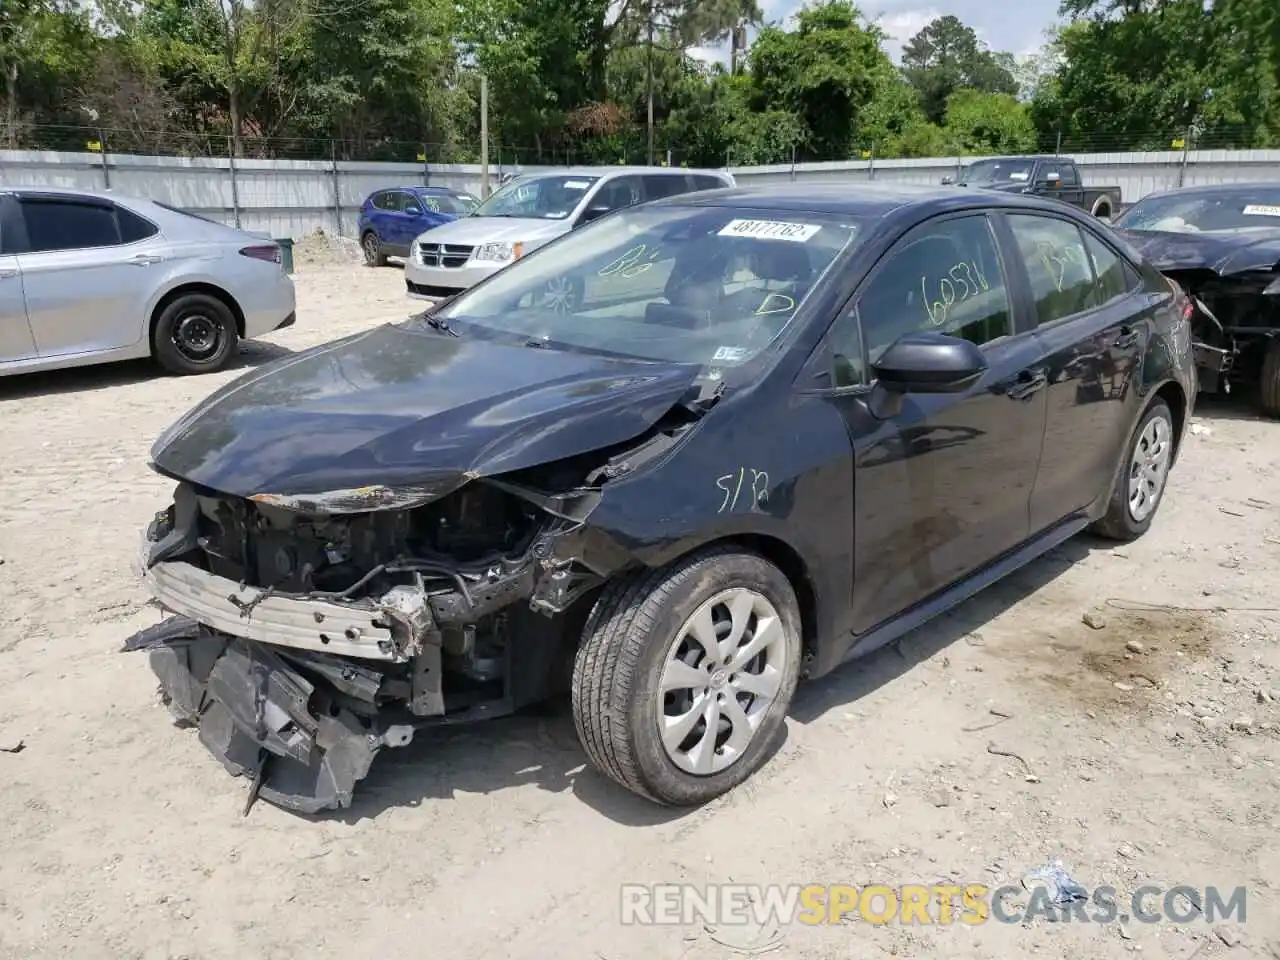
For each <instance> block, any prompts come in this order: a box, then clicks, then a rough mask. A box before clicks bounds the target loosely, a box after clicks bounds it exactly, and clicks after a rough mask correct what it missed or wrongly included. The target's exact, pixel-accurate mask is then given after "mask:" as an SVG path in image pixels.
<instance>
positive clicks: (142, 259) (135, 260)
mask: <svg viewBox="0 0 1280 960" xmlns="http://www.w3.org/2000/svg"><path fill="white" fill-rule="evenodd" d="M162 259H164V258H163V257H158V256H156V255H155V254H154V253H140V254H138V255H137V256H135V257H132V258H130V260H129V262H130V263H132V264H133V265H134V266H135V267H149V266H151V265H152V264H154V263H159V262H160V261H161V260H162Z"/></svg>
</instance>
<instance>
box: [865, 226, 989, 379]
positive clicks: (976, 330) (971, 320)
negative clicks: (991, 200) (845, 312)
mask: <svg viewBox="0 0 1280 960" xmlns="http://www.w3.org/2000/svg"><path fill="white" fill-rule="evenodd" d="M996 249H997V248H996V242H995V235H994V234H993V233H992V232H991V224H990V222H989V221H988V220H987V218H986V217H985V216H970V217H960V218H957V219H954V220H944V221H942V222H941V223H926V224H924V225H923V226H920V227H917V228H915V229H914V230H912V231H911V232H910V233H908V234H907V235H906V236H905V237H903V238H902V239H901V240H899V241H898V243H897V244H896V245H895V246H894V248H893V249H892V250H891V251H890V252H889V254H888V256H887V258H886V259H885V260H883V261H881V263H880V264H879V265H877V267H876V271H875V273H874V274H872V276H871V281H870V283H868V284H867V285H866V286H865V287H864V288H863V291H862V293H861V294H859V296H858V300H857V312H858V316H859V317H860V319H861V320H862V333H863V336H864V337H865V338H866V345H867V354H868V356H869V357H870V359H871V361H872V362H874V361H875V360H876V359H877V358H878V357H879V356H880V354H881V353H883V352H884V350H885V348H886V347H888V346H889V345H890V344H891V343H893V342H894V341H895V340H897V339H898V338H899V337H901V336H903V335H904V334H908V333H915V332H917V331H921V330H937V331H940V332H942V333H948V334H951V335H952V336H956V337H962V338H963V339H965V340H971V341H973V342H974V343H978V344H983V343H990V342H991V341H993V340H998V339H999V338H1001V337H1006V336H1008V335H1009V334H1010V333H1011V332H1012V327H1011V325H1010V319H1009V295H1008V292H1007V291H1006V289H1005V283H1004V276H1003V274H1002V273H1001V270H1000V259H999V255H998V254H997V252H996Z"/></svg>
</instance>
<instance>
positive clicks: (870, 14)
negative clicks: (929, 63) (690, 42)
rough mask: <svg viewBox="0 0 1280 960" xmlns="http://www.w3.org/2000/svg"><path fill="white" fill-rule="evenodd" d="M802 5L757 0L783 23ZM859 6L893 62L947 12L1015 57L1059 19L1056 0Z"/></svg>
mask: <svg viewBox="0 0 1280 960" xmlns="http://www.w3.org/2000/svg"><path fill="white" fill-rule="evenodd" d="M801 2H802V0H762V7H763V9H764V14H765V19H766V20H767V21H776V20H785V19H786V18H788V17H790V16H791V15H792V14H794V13H795V12H796V10H798V9H799V8H800V6H801ZM859 7H860V8H861V10H862V12H863V14H864V15H866V16H867V18H868V19H872V20H876V21H878V22H879V23H880V26H881V28H882V29H884V31H885V32H886V33H888V34H889V35H890V36H891V37H892V38H893V39H892V40H891V41H889V42H888V43H886V45H885V46H886V49H887V50H888V53H889V55H890V56H891V57H893V59H894V60H895V61H896V60H897V59H898V56H899V54H900V53H901V49H902V44H903V43H904V42H906V41H907V40H909V39H910V38H911V37H912V36H913V35H915V34H916V33H917V32H918V31H919V30H920V28H921V27H923V26H924V25H925V24H927V23H928V22H929V21H930V20H932V19H934V18H935V17H941V16H945V15H946V14H951V15H953V16H955V17H958V18H959V19H960V20H962V21H964V22H965V23H967V24H968V25H969V26H971V27H973V28H974V29H975V30H976V31H977V32H978V36H979V38H980V39H982V40H983V41H984V42H985V43H986V44H987V45H988V47H990V48H991V49H992V50H1007V51H1009V52H1010V53H1013V54H1017V55H1019V56H1022V55H1026V54H1030V53H1034V52H1036V50H1038V49H1039V47H1040V45H1041V44H1042V43H1043V42H1044V31H1045V30H1046V29H1048V28H1049V27H1051V26H1052V25H1053V24H1054V23H1056V22H1057V19H1058V16H1057V14H1058V0H1021V2H1019V3H1017V4H1007V5H1006V4H1001V3H992V2H991V0H945V2H936V0H935V2H932V3H930V2H929V0H862V2H860V3H859ZM726 49H727V48H726ZM718 54H721V51H719V50H716V51H714V52H713V51H706V55H707V57H708V59H711V58H715V59H726V60H727V58H728V55H727V53H725V54H723V56H717V55H718Z"/></svg>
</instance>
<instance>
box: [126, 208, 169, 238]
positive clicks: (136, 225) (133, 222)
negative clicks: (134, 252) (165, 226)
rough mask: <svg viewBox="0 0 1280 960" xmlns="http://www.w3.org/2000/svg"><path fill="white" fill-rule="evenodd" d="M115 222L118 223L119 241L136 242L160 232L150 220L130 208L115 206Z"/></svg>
mask: <svg viewBox="0 0 1280 960" xmlns="http://www.w3.org/2000/svg"><path fill="white" fill-rule="evenodd" d="M116 222H117V223H119V224H120V242H121V243H136V242H137V241H139V240H145V239H147V237H154V236H155V235H156V234H157V233H159V232H160V228H159V227H157V226H156V225H155V224H154V223H152V222H151V221H150V220H144V219H143V218H142V217H140V216H138V215H137V214H136V213H134V212H132V211H131V210H126V209H125V208H124V207H121V206H118V205H117V206H116Z"/></svg>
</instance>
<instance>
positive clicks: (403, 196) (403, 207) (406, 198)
mask: <svg viewBox="0 0 1280 960" xmlns="http://www.w3.org/2000/svg"><path fill="white" fill-rule="evenodd" d="M410 207H418V209H419V210H421V209H422V207H421V206H420V205H419V203H418V198H417V197H415V196H414V195H413V194H412V193H405V192H404V191H403V190H397V191H396V192H395V193H394V194H392V207H391V209H392V210H395V211H397V212H398V213H404V212H405V211H407V210H408V209H409V208H410Z"/></svg>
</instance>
